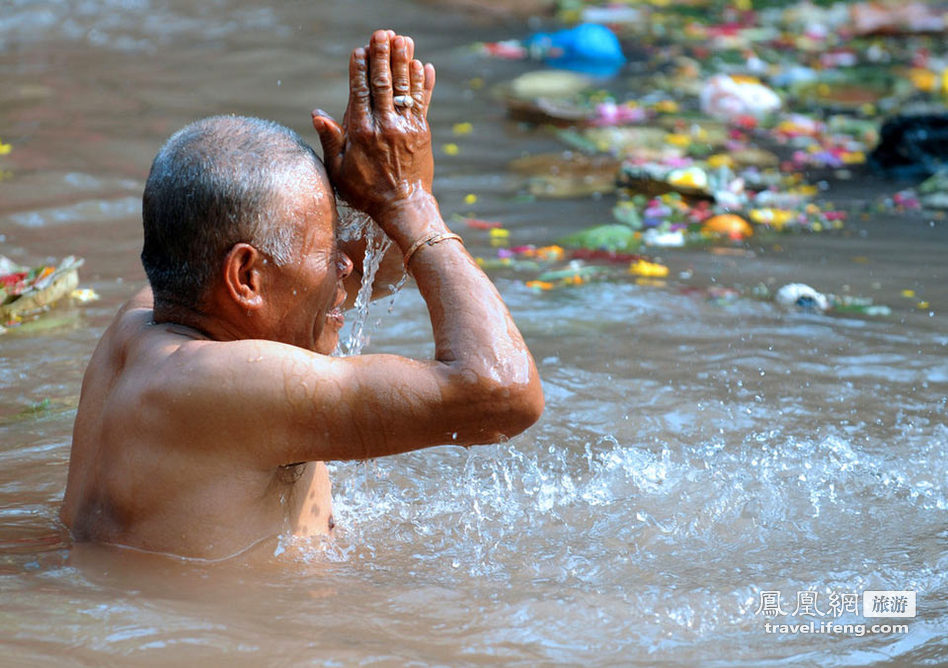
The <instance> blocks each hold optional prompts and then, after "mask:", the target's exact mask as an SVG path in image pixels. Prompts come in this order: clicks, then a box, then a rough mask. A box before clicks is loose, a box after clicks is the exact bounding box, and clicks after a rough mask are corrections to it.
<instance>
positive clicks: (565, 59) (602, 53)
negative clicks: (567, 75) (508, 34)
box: [526, 23, 625, 76]
mask: <svg viewBox="0 0 948 668" xmlns="http://www.w3.org/2000/svg"><path fill="white" fill-rule="evenodd" d="M526 46H527V48H528V49H529V50H530V52H531V53H532V54H533V55H535V56H539V57H540V58H543V60H544V62H546V63H547V64H549V65H552V66H554V67H559V68H562V69H567V70H573V71H578V72H585V73H587V74H595V75H601V76H609V75H612V74H615V73H616V72H618V71H619V70H620V69H621V68H622V66H623V65H624V64H625V55H624V54H623V53H622V47H621V46H620V45H619V40H618V39H617V38H616V36H615V34H614V33H613V32H612V31H611V30H609V28H607V27H605V26H602V25H599V24H597V23H581V24H579V25H578V26H576V27H574V28H568V29H566V30H559V31H557V32H554V33H536V34H535V35H531V36H530V37H529V38H528V39H527V41H526Z"/></svg>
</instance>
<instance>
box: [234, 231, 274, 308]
mask: <svg viewBox="0 0 948 668" xmlns="http://www.w3.org/2000/svg"><path fill="white" fill-rule="evenodd" d="M265 260H266V256H264V255H263V253H261V252H260V251H258V250H257V249H256V248H254V247H253V246H251V245H250V244H247V243H243V242H241V243H238V244H234V247H233V248H231V249H230V251H229V252H228V253H227V257H225V258H224V287H225V288H226V290H227V294H228V296H229V297H230V298H231V299H232V300H233V301H234V302H235V303H236V304H237V305H238V306H239V307H240V308H241V309H242V310H245V311H253V310H256V309H259V308H261V307H262V306H263V275H262V272H263V265H264V262H265Z"/></svg>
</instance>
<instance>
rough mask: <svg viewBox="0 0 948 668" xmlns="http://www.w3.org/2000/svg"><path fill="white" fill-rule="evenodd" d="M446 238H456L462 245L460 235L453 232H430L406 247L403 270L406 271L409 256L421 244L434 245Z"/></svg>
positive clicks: (412, 254)
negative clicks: (409, 246)
mask: <svg viewBox="0 0 948 668" xmlns="http://www.w3.org/2000/svg"><path fill="white" fill-rule="evenodd" d="M448 239H457V240H458V241H460V242H461V245H462V246H463V245H464V239H462V238H461V235H460V234H455V233H454V232H444V233H440V232H432V233H431V234H429V235H427V236H424V237H422V238H421V239H419V240H418V241H416V242H415V243H413V244H412V245H411V248H409V249H408V252H407V253H405V271H408V263H409V262H411V258H412V257H413V256H414V255H415V253H417V252H418V249H419V248H421V247H422V246H434V245H435V244H439V243H441V242H442V241H446V240H448Z"/></svg>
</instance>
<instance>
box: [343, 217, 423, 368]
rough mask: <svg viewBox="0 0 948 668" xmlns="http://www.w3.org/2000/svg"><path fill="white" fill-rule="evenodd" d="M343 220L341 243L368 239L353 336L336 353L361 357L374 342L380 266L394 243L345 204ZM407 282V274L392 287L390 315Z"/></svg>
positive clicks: (355, 309)
mask: <svg viewBox="0 0 948 668" xmlns="http://www.w3.org/2000/svg"><path fill="white" fill-rule="evenodd" d="M339 220H340V226H339V239H340V240H341V241H355V240H357V239H365V257H364V258H363V259H362V283H361V285H360V286H359V292H358V294H357V295H356V299H355V303H354V304H353V312H354V316H353V317H352V318H351V319H350V322H351V328H350V330H349V335H348V336H347V337H345V338H344V339H343V338H341V339H340V341H339V346H338V347H337V349H336V353H335V354H337V355H342V356H352V355H359V354H361V353H362V350H363V348H365V346H366V345H368V344H369V342H370V340H371V335H370V332H369V329H370V328H369V327H368V326H367V323H368V318H369V304H370V302H371V301H372V291H373V284H374V283H375V275H376V274H377V273H378V269H379V265H380V264H381V263H382V258H384V257H385V254H386V253H387V252H388V250H389V248H390V247H391V245H392V240H391V239H390V238H389V237H388V235H386V234H385V232H383V231H382V228H380V227H379V226H378V224H376V222H375V221H374V220H372V218H371V217H369V216H368V215H366V214H364V213H362V212H361V211H356V210H355V209H352V208H350V207H348V206H346V205H344V204H340V205H339ZM407 279H408V276H407V274H403V275H402V277H401V279H400V280H399V281H398V282H397V283H395V284H394V285H392V286H390V290H391V291H392V297H391V301H390V303H389V309H388V310H389V312H391V310H392V306H394V303H395V296H396V295H397V294H398V292H399V290H401V288H402V286H404V285H405V282H406V281H407ZM380 322H381V319H379V320H376V321H375V323H373V324H374V325H375V326H378V324H379V323H380Z"/></svg>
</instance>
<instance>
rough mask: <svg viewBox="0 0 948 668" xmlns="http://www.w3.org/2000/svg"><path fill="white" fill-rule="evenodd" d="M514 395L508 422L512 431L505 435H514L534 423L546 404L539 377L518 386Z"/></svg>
mask: <svg viewBox="0 0 948 668" xmlns="http://www.w3.org/2000/svg"><path fill="white" fill-rule="evenodd" d="M515 394H516V396H515V398H514V399H513V401H512V402H511V404H512V405H511V416H510V423H511V427H512V429H513V433H506V432H505V433H506V435H507V436H508V437H509V436H514V435H515V434H519V433H520V432H522V431H526V430H527V429H528V428H529V427H531V426H533V425H534V424H536V422H537V421H538V420H539V419H540V416H541V415H543V409H544V407H545V406H546V399H544V398H543V388H542V387H541V386H540V379H539V378H534V379H533V381H532V382H531V383H529V384H528V385H527V386H525V387H523V388H519V389H518V390H517V392H516V393H515Z"/></svg>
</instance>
